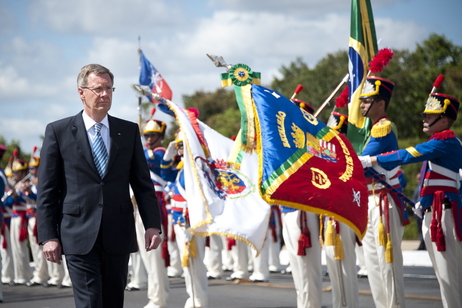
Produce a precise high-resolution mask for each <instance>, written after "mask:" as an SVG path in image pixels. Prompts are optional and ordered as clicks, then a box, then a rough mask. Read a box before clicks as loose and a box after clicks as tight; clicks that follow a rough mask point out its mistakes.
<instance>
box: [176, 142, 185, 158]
mask: <svg viewBox="0 0 462 308" xmlns="http://www.w3.org/2000/svg"><path fill="white" fill-rule="evenodd" d="M176 148H177V149H178V155H180V156H181V157H183V154H184V144H183V142H178V143H177V144H176Z"/></svg>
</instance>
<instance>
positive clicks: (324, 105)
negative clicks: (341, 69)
mask: <svg viewBox="0 0 462 308" xmlns="http://www.w3.org/2000/svg"><path fill="white" fill-rule="evenodd" d="M348 76H349V74H346V75H345V77H343V79H342V81H340V83H339V84H338V85H337V87H336V88H335V90H334V91H333V92H332V93H331V94H330V95H329V97H328V98H327V99H326V100H325V101H324V103H322V105H321V107H319V108H318V110H316V112H315V113H314V117H315V118H317V117H318V115H319V114H320V113H321V112H322V111H323V110H324V109H325V108H326V107H327V105H329V103H330V100H331V99H332V98H333V97H334V95H335V94H337V92H338V91H339V90H340V88H341V87H342V86H343V84H344V83H346V82H347V81H348Z"/></svg>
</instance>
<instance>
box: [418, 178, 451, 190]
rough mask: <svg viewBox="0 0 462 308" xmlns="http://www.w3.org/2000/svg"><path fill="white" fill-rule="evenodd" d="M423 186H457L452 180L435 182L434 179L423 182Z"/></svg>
mask: <svg viewBox="0 0 462 308" xmlns="http://www.w3.org/2000/svg"><path fill="white" fill-rule="evenodd" d="M423 186H424V187H428V186H445V187H453V188H458V184H457V182H456V181H454V180H435V179H425V180H424V181H423Z"/></svg>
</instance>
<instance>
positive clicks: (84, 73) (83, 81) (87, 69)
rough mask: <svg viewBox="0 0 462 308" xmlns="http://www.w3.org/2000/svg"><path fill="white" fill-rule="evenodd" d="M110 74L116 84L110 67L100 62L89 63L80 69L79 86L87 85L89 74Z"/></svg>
mask: <svg viewBox="0 0 462 308" xmlns="http://www.w3.org/2000/svg"><path fill="white" fill-rule="evenodd" d="M92 73H93V74H109V77H111V81H112V84H113V85H114V75H113V74H112V73H111V71H110V70H109V69H107V68H106V67H104V66H102V65H100V64H87V65H85V66H84V67H82V69H81V70H80V73H79V75H78V76H77V87H79V88H81V87H86V86H87V79H88V75H90V74H92Z"/></svg>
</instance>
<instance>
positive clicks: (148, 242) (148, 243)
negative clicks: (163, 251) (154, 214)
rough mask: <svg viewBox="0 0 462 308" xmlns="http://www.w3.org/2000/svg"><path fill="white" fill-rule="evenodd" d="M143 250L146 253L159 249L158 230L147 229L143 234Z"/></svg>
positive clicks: (160, 240) (160, 239) (160, 238)
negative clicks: (144, 249)
mask: <svg viewBox="0 0 462 308" xmlns="http://www.w3.org/2000/svg"><path fill="white" fill-rule="evenodd" d="M144 240H145V248H146V251H149V250H153V249H156V248H157V247H159V245H160V243H161V242H162V237H161V236H160V232H159V229H157V228H149V229H147V230H146V232H145V233H144Z"/></svg>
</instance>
